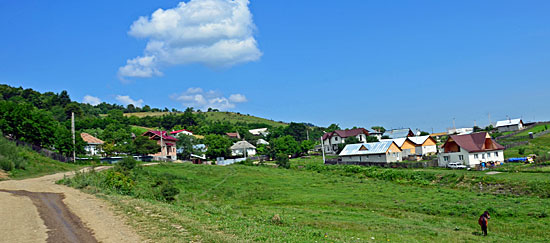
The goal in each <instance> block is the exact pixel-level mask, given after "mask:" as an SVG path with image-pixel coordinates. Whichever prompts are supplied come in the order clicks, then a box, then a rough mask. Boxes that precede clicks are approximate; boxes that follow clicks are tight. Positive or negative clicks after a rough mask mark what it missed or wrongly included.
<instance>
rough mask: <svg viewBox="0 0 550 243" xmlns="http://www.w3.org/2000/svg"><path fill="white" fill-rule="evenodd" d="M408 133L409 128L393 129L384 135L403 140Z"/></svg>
mask: <svg viewBox="0 0 550 243" xmlns="http://www.w3.org/2000/svg"><path fill="white" fill-rule="evenodd" d="M410 132H411V129H410V128H403V129H393V130H388V131H385V132H384V135H385V136H388V137H390V138H405V137H408V136H409V133H410Z"/></svg>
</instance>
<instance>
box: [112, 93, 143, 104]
mask: <svg viewBox="0 0 550 243" xmlns="http://www.w3.org/2000/svg"><path fill="white" fill-rule="evenodd" d="M116 100H117V101H118V102H120V103H122V104H123V105H129V104H133V105H134V106H136V107H141V106H142V105H143V100H142V99H139V100H134V99H132V98H130V96H128V95H117V96H116Z"/></svg>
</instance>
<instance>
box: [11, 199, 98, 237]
mask: <svg viewBox="0 0 550 243" xmlns="http://www.w3.org/2000/svg"><path fill="white" fill-rule="evenodd" d="M0 192H7V193H11V194H13V195H16V196H24V197H28V198H30V199H31V201H32V203H33V204H34V206H36V208H37V209H38V213H39V215H40V218H42V220H44V224H45V225H46V227H47V228H48V232H47V233H48V239H47V242H84V243H95V242H98V241H97V240H96V239H95V238H94V236H93V234H92V232H91V230H90V229H88V228H87V227H86V226H85V225H84V224H83V223H82V221H81V220H80V218H79V217H78V216H76V215H75V214H73V213H72V212H71V211H70V210H69V208H68V207H67V205H65V203H63V199H64V198H65V196H64V195H63V194H62V193H53V192H29V191H25V190H4V189H0Z"/></svg>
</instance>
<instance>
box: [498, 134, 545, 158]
mask: <svg viewBox="0 0 550 243" xmlns="http://www.w3.org/2000/svg"><path fill="white" fill-rule="evenodd" d="M520 149H523V150H525V151H524V153H523V155H522V154H520V153H519V151H520ZM548 152H550V134H546V135H543V136H540V137H538V138H535V139H531V140H529V144H527V145H521V146H517V147H513V148H509V149H506V150H504V157H505V158H514V157H524V156H527V155H529V154H538V155H542V154H547V153H548Z"/></svg>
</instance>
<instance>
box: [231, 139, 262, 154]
mask: <svg viewBox="0 0 550 243" xmlns="http://www.w3.org/2000/svg"><path fill="white" fill-rule="evenodd" d="M229 149H230V150H231V156H246V157H251V156H254V155H256V147H255V146H254V145H252V144H250V143H249V142H247V141H238V142H236V143H234V144H233V145H232V146H231V147H230V148H229ZM244 153H246V154H244Z"/></svg>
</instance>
